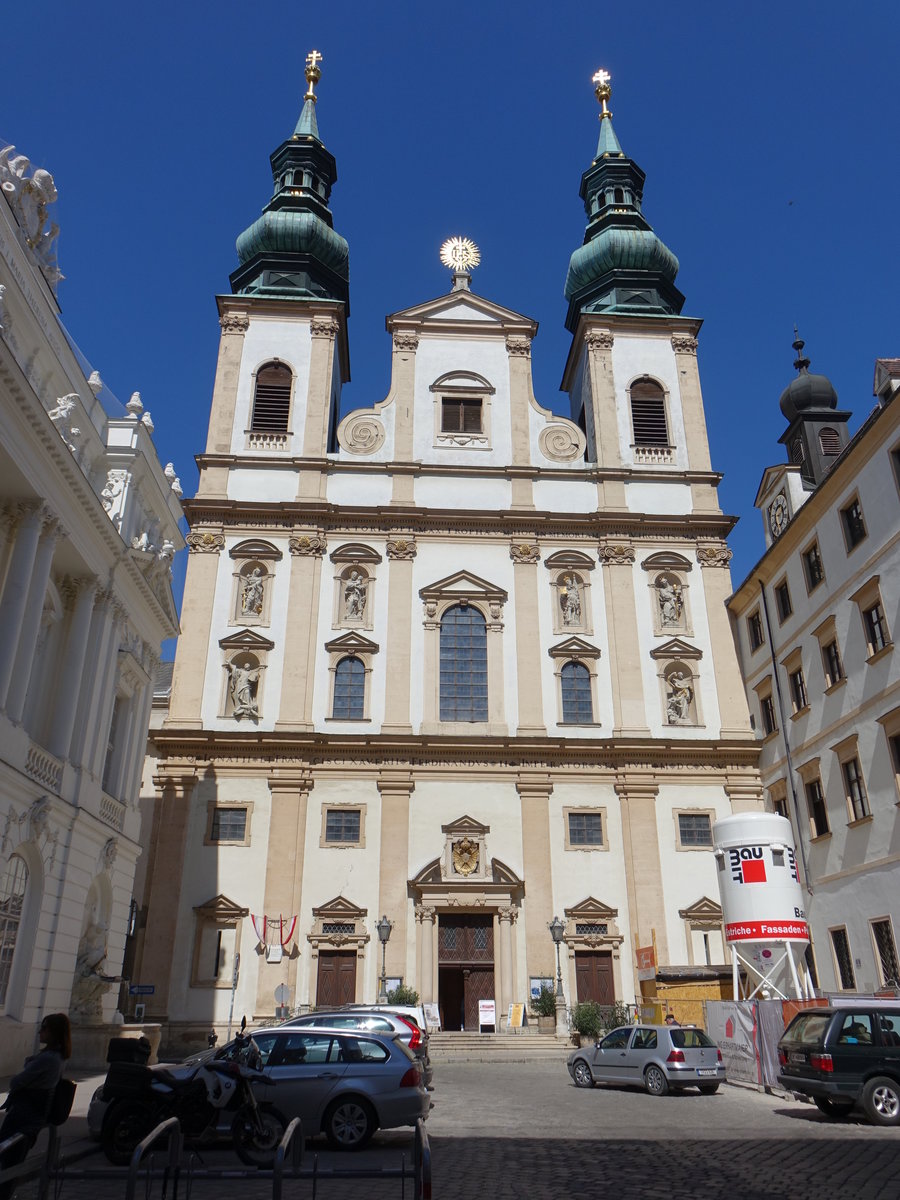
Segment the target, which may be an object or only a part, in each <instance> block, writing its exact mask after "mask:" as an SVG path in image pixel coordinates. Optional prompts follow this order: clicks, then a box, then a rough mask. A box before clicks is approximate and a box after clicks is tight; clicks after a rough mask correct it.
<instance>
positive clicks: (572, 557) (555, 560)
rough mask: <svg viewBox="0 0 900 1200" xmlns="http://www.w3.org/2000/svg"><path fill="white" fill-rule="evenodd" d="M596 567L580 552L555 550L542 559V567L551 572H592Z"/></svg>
mask: <svg viewBox="0 0 900 1200" xmlns="http://www.w3.org/2000/svg"><path fill="white" fill-rule="evenodd" d="M596 565H597V564H596V563H595V562H594V560H593V559H592V558H591V557H590V556H589V555H587V554H582V552H581V551H580V550H557V552H556V553H555V554H551V555H550V557H549V558H545V559H544V566H545V567H547V568H549V570H551V571H564V570H567V569H568V570H572V571H593V569H594V567H595V566H596Z"/></svg>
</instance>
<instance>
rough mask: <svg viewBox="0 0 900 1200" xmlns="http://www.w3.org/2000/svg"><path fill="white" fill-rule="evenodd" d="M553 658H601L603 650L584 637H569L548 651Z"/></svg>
mask: <svg viewBox="0 0 900 1200" xmlns="http://www.w3.org/2000/svg"><path fill="white" fill-rule="evenodd" d="M547 653H548V654H549V655H550V657H551V658H599V657H600V654H601V651H600V650H599V649H598V648H597V647H596V646H592V645H591V643H590V642H586V641H585V640H584V638H580V637H569V638H566V639H565V641H563V642H557V644H556V645H555V646H551V647H550V649H549V650H548V651H547Z"/></svg>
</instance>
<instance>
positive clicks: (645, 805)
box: [615, 776, 669, 995]
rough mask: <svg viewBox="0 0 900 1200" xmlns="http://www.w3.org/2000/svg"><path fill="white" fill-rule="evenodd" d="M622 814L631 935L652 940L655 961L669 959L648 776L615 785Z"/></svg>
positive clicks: (653, 791)
mask: <svg viewBox="0 0 900 1200" xmlns="http://www.w3.org/2000/svg"><path fill="white" fill-rule="evenodd" d="M615 790H616V794H617V795H618V797H619V804H620V808H621V815H622V846H623V850H624V852H625V884H626V892H627V895H628V913H629V917H630V921H631V930H632V935H633V936H636V937H637V938H638V939H639V945H641V946H649V945H650V943H651V941H652V940H654V939H655V942H656V948H657V954H658V958H657V962H659V963H660V964H662V965H665V964H667V963H668V962H669V942H668V937H667V934H666V905H665V892H664V890H663V878H662V862H661V861H660V854H659V833H658V830H657V826H656V797H657V796H658V795H659V788H658V787H657V785H656V784H655V783H654V782H653V780H652V778H651V777H647V778H645V779H641V778H635V777H631V778H629V777H627V776H626V777H625V778H624V779H623V780H621V781H620V782H619V783H617V784H616V785H615ZM634 983H635V995H640V983H639V980H638V978H637V963H636V962H635V965H634Z"/></svg>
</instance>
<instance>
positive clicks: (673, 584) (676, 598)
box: [656, 575, 684, 626]
mask: <svg viewBox="0 0 900 1200" xmlns="http://www.w3.org/2000/svg"><path fill="white" fill-rule="evenodd" d="M656 598H657V600H658V602H659V619H660V623H661V624H662V625H669V626H672V625H680V624H681V614H682V612H683V611H684V594H683V593H682V590H681V584H680V583H679V582H678V580H677V579H673V578H672V577H671V576H669V575H660V577H659V579H658V580H657V581H656Z"/></svg>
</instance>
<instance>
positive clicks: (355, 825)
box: [325, 808, 360, 843]
mask: <svg viewBox="0 0 900 1200" xmlns="http://www.w3.org/2000/svg"><path fill="white" fill-rule="evenodd" d="M359 828H360V825H359V809H358V808H329V809H328V811H327V813H326V814H325V841H326V842H351V843H352V842H358V841H359Z"/></svg>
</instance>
